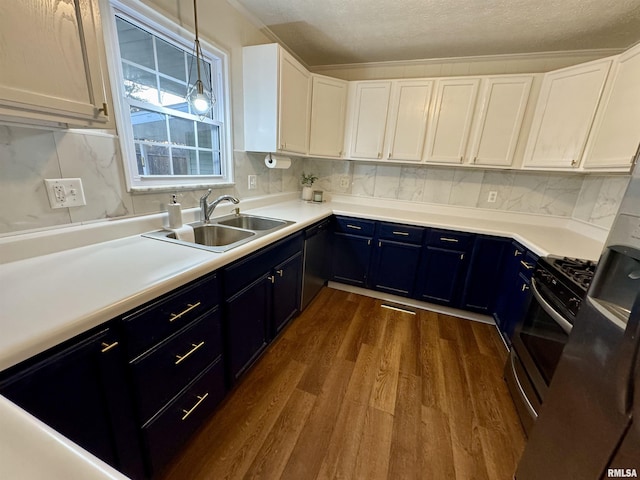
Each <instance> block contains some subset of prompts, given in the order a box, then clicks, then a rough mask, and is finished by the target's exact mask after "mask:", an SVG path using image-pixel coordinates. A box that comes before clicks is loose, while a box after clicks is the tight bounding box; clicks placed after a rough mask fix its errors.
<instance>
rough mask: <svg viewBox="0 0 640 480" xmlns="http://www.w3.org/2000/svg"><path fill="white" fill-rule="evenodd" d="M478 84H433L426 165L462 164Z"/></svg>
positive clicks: (454, 81) (468, 81)
mask: <svg viewBox="0 0 640 480" xmlns="http://www.w3.org/2000/svg"><path fill="white" fill-rule="evenodd" d="M479 84H480V80H479V79H477V78H462V79H446V80H438V81H437V87H436V96H435V100H434V108H433V113H432V115H431V123H430V126H429V128H428V130H427V145H426V147H425V152H424V160H425V161H426V162H438V163H462V162H463V161H464V155H465V151H466V149H467V142H468V140H469V134H470V130H471V122H472V120H473V112H474V109H475V104H476V98H477V96H478V86H479Z"/></svg>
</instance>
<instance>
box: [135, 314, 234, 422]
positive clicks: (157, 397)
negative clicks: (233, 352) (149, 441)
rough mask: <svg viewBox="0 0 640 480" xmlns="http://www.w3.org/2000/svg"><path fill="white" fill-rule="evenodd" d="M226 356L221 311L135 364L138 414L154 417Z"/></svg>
mask: <svg viewBox="0 0 640 480" xmlns="http://www.w3.org/2000/svg"><path fill="white" fill-rule="evenodd" d="M221 353H222V333H221V329H220V311H219V309H218V308H216V309H215V310H213V311H211V312H210V313H208V314H206V315H204V316H203V317H202V318H200V319H199V320H197V321H196V322H194V323H193V324H192V325H189V326H188V327H186V328H185V329H184V330H182V331H180V332H179V333H178V334H176V335H174V336H172V337H170V338H169V339H167V340H166V341H165V342H163V343H161V344H160V345H158V346H157V347H156V348H154V349H152V350H151V351H149V352H148V353H146V354H144V355H142V356H141V357H138V358H137V359H135V360H134V361H132V362H131V373H132V377H133V384H134V386H135V397H136V401H137V404H138V405H137V406H138V412H139V415H140V418H141V419H142V421H143V422H144V421H146V420H148V419H149V418H151V417H152V416H153V415H155V413H156V412H157V411H158V410H159V409H160V408H162V406H163V405H164V404H165V403H167V402H168V401H169V400H170V399H171V398H173V397H174V396H175V395H176V394H177V393H178V392H179V391H180V390H182V389H183V388H184V387H185V385H186V384H188V383H189V382H190V381H191V380H193V379H194V378H195V377H196V376H198V374H199V373H200V372H202V371H203V370H204V368H205V367H206V366H207V365H209V364H210V363H211V362H213V361H214V360H216V359H217V358H218V357H219V356H220V355H221Z"/></svg>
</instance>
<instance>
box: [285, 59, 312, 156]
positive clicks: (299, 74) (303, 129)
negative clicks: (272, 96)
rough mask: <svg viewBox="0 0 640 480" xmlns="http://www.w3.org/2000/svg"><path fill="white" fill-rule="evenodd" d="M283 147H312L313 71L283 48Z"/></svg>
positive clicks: (301, 150) (299, 150)
mask: <svg viewBox="0 0 640 480" xmlns="http://www.w3.org/2000/svg"><path fill="white" fill-rule="evenodd" d="M279 101H280V132H279V139H280V150H284V151H287V152H293V153H302V154H306V153H307V152H308V151H309V115H310V109H311V74H310V73H309V72H308V71H307V70H306V69H305V68H304V67H303V66H302V65H300V64H299V63H298V62H297V61H296V60H295V59H294V58H293V57H292V56H291V55H289V54H288V53H287V52H285V51H284V50H282V49H280V92H279Z"/></svg>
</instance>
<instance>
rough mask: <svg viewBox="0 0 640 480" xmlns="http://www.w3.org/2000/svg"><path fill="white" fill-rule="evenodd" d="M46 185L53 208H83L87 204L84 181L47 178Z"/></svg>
mask: <svg viewBox="0 0 640 480" xmlns="http://www.w3.org/2000/svg"><path fill="white" fill-rule="evenodd" d="M44 184H45V186H46V188H47V195H48V196H49V203H50V204H51V208H67V207H81V206H82V205H86V204H87V201H86V199H85V198H84V190H83V188H82V180H81V179H79V178H46V179H45V180H44Z"/></svg>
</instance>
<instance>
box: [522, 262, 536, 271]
mask: <svg viewBox="0 0 640 480" xmlns="http://www.w3.org/2000/svg"><path fill="white" fill-rule="evenodd" d="M520 265H522V266H523V267H524V268H526V269H527V270H533V269H534V268H535V267H534V266H533V265H531V264H530V263H528V262H525V261H524V260H520Z"/></svg>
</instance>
